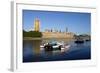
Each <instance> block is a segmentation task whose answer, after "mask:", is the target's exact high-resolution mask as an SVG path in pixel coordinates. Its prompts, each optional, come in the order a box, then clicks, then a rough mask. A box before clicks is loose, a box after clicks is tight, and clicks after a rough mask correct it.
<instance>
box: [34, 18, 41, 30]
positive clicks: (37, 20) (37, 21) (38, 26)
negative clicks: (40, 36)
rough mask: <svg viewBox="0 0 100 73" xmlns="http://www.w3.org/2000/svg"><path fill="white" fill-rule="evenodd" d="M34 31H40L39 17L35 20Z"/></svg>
mask: <svg viewBox="0 0 100 73" xmlns="http://www.w3.org/2000/svg"><path fill="white" fill-rule="evenodd" d="M34 31H40V20H39V19H37V18H36V19H35V20H34Z"/></svg>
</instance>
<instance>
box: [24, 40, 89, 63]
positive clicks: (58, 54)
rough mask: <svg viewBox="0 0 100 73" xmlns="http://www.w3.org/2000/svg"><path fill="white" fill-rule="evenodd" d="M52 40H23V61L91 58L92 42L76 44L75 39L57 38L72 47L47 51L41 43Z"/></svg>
mask: <svg viewBox="0 0 100 73" xmlns="http://www.w3.org/2000/svg"><path fill="white" fill-rule="evenodd" d="M50 41H52V40H24V41H23V62H39V61H56V60H57V61H58V60H77V59H90V58H91V52H90V51H91V49H90V48H91V43H90V42H85V43H84V44H75V43H74V40H65V39H63V40H62V39H61V40H58V39H57V40H55V41H58V42H64V43H66V44H70V45H71V47H70V48H67V49H61V50H52V51H45V50H44V48H40V45H42V44H44V43H47V42H50Z"/></svg>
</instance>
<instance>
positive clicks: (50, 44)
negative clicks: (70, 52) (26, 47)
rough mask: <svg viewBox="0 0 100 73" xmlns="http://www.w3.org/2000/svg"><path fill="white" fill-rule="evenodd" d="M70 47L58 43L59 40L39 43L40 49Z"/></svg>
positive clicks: (50, 49)
mask: <svg viewBox="0 0 100 73" xmlns="http://www.w3.org/2000/svg"><path fill="white" fill-rule="evenodd" d="M69 48H70V45H68V44H64V43H59V42H50V43H45V44H43V45H40V50H46V51H52V50H67V49H69Z"/></svg>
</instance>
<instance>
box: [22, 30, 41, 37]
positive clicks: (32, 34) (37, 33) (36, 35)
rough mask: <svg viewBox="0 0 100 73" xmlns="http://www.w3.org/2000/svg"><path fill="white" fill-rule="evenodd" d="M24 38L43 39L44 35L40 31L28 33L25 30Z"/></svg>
mask: <svg viewBox="0 0 100 73" xmlns="http://www.w3.org/2000/svg"><path fill="white" fill-rule="evenodd" d="M23 37H42V33H41V32H38V31H29V32H26V31H25V30H23Z"/></svg>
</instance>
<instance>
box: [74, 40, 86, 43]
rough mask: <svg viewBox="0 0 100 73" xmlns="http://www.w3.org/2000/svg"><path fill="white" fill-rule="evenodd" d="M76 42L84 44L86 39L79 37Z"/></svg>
mask: <svg viewBox="0 0 100 73" xmlns="http://www.w3.org/2000/svg"><path fill="white" fill-rule="evenodd" d="M75 43H76V44H82V43H84V40H83V39H77V40H76V41H75Z"/></svg>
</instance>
